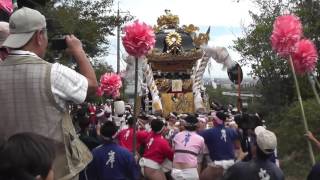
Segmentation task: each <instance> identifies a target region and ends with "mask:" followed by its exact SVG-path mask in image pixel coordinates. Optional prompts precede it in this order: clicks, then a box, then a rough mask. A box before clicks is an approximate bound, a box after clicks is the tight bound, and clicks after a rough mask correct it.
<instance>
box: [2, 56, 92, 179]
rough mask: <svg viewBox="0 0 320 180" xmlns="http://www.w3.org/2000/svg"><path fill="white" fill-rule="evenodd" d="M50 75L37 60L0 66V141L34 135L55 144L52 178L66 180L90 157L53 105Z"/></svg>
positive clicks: (13, 60) (20, 59)
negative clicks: (25, 133) (20, 133)
mask: <svg viewBox="0 0 320 180" xmlns="http://www.w3.org/2000/svg"><path fill="white" fill-rule="evenodd" d="M50 73H51V64H50V63H48V62H46V61H44V60H42V59H40V58H37V57H32V56H9V57H8V58H7V59H6V60H5V61H4V62H1V63H0V137H4V138H8V137H10V136H11V135H13V134H16V133H19V132H34V133H37V134H40V135H43V136H46V137H48V138H50V139H53V140H55V142H56V151H57V158H56V162H55V165H54V166H55V177H56V178H58V179H70V178H71V177H73V176H75V175H76V174H77V173H79V172H80V171H81V170H82V169H83V168H84V167H85V166H86V165H87V164H88V163H89V162H90V161H91V159H92V156H91V154H90V152H89V151H88V149H87V148H86V147H85V146H84V145H83V143H81V141H80V140H79V138H78V137H77V135H76V132H75V130H74V127H73V124H72V121H71V118H70V115H69V113H68V112H67V111H64V110H62V109H61V108H59V106H58V104H57V103H56V102H55V100H54V97H53V94H52V91H51V81H50Z"/></svg>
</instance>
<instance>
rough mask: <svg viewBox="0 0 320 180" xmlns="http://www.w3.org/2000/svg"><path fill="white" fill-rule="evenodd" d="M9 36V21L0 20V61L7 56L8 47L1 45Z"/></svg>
mask: <svg viewBox="0 0 320 180" xmlns="http://www.w3.org/2000/svg"><path fill="white" fill-rule="evenodd" d="M8 36H9V23H7V22H2V21H1V22H0V62H1V60H4V59H5V58H6V57H7V56H8V49H7V48H5V47H2V44H3V42H4V41H5V40H6V39H7V37H8Z"/></svg>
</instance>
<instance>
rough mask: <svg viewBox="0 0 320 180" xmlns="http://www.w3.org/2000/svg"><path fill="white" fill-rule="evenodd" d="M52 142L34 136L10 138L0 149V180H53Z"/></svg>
mask: <svg viewBox="0 0 320 180" xmlns="http://www.w3.org/2000/svg"><path fill="white" fill-rule="evenodd" d="M54 158H55V152H54V146H53V141H52V140H50V139H48V138H46V137H43V136H40V135H37V134H34V133H19V134H15V135H13V136H11V137H10V138H9V139H8V141H7V142H5V143H4V144H3V145H2V147H0V162H1V163H0V179H3V180H9V179H10V180H22V179H23V180H41V179H43V180H53V179H54V173H53V171H52V165H53V161H54Z"/></svg>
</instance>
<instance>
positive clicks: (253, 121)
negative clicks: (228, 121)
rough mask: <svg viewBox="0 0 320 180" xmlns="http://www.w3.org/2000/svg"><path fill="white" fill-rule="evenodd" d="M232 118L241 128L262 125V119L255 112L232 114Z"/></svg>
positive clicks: (253, 127) (245, 128)
mask: <svg viewBox="0 0 320 180" xmlns="http://www.w3.org/2000/svg"><path fill="white" fill-rule="evenodd" d="M234 120H235V121H236V123H237V124H238V126H239V128H241V129H243V130H248V129H255V128H256V127H257V126H262V125H263V122H262V120H261V119H260V118H259V117H258V116H257V115H255V114H247V113H243V114H237V115H235V116H234Z"/></svg>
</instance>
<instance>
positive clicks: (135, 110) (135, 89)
mask: <svg viewBox="0 0 320 180" xmlns="http://www.w3.org/2000/svg"><path fill="white" fill-rule="evenodd" d="M134 70H135V73H134V109H133V117H134V118H133V119H134V120H133V147H132V148H133V150H132V152H133V157H135V156H136V146H137V135H136V129H137V128H136V124H137V117H138V115H137V112H138V58H137V57H136V58H135V69H134Z"/></svg>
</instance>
